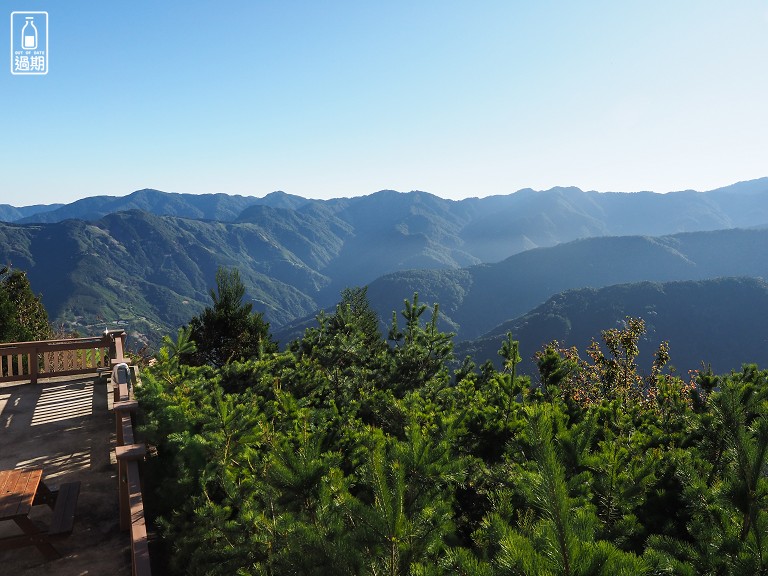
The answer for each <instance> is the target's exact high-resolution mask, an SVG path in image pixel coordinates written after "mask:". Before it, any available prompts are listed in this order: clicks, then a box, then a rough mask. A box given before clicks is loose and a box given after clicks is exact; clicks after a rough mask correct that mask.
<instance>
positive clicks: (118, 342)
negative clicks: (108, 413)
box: [111, 332, 151, 576]
mask: <svg viewBox="0 0 768 576" xmlns="http://www.w3.org/2000/svg"><path fill="white" fill-rule="evenodd" d="M124 339H125V333H124V332H123V333H122V334H114V341H115V354H114V356H113V358H112V360H111V363H112V366H113V370H112V386H113V388H114V404H113V409H114V411H115V435H116V436H117V446H116V447H115V456H116V457H117V478H118V483H119V493H120V494H119V499H120V528H121V529H122V530H130V531H131V556H132V559H133V576H150V573H151V572H150V564H149V546H148V541H147V525H146V521H145V518H144V501H143V498H142V494H141V475H140V472H139V461H141V460H143V459H144V457H145V456H146V454H147V449H146V446H145V445H144V444H141V443H137V442H136V438H135V434H134V430H133V428H134V414H135V413H136V410H137V408H138V403H137V402H136V400H135V399H134V398H133V389H134V388H135V387H136V386H137V385H139V375H138V371H137V370H136V369H135V367H133V366H129V363H130V361H129V360H128V359H126V358H125V357H123V342H124Z"/></svg>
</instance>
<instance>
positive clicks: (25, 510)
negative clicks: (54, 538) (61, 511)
mask: <svg viewBox="0 0 768 576" xmlns="http://www.w3.org/2000/svg"><path fill="white" fill-rule="evenodd" d="M42 477H43V471H42V470H39V469H34V470H0V521H6V520H13V521H14V522H15V523H16V524H17V525H18V527H19V528H21V530H22V531H23V532H24V534H21V535H18V536H9V537H7V538H2V539H0V550H7V549H11V548H21V547H23V546H36V547H37V549H38V550H39V551H40V552H41V553H42V554H43V556H45V558H46V560H53V559H55V558H59V557H60V554H59V553H58V552H57V551H56V549H55V548H54V547H53V546H52V545H51V543H50V542H48V538H47V534H46V533H45V532H43V531H42V530H40V529H39V528H38V527H37V526H36V525H35V523H34V522H32V520H30V519H29V513H30V512H31V511H32V506H35V505H37V504H48V505H49V506H50V507H51V508H53V503H54V501H55V497H54V496H53V493H52V492H51V491H50V490H49V489H48V487H47V486H46V485H45V483H44V482H42Z"/></svg>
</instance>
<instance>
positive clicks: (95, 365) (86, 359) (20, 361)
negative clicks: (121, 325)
mask: <svg viewBox="0 0 768 576" xmlns="http://www.w3.org/2000/svg"><path fill="white" fill-rule="evenodd" d="M115 332H116V331H114V330H113V331H107V332H105V333H104V334H103V335H102V336H95V337H92V338H70V339H64V340H40V341H38V342H12V343H10V344H0V382H23V381H30V382H31V383H32V384H36V383H37V380H38V378H53V377H56V376H73V375H75V374H87V373H89V372H96V371H98V370H99V369H108V368H109V367H110V358H111V357H112V356H113V354H114V345H115V342H114V337H113V335H114V333H115ZM120 332H121V333H122V331H120ZM121 354H122V352H121Z"/></svg>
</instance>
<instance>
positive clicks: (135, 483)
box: [126, 462, 151, 576]
mask: <svg viewBox="0 0 768 576" xmlns="http://www.w3.org/2000/svg"><path fill="white" fill-rule="evenodd" d="M126 476H127V482H128V492H129V494H130V497H129V501H130V510H131V552H132V554H133V573H134V575H135V576H151V569H150V563H149V546H148V541H147V525H146V521H145V519H144V501H143V499H142V496H141V477H140V475H139V465H138V462H129V463H128V466H127V471H126Z"/></svg>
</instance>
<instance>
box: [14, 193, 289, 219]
mask: <svg viewBox="0 0 768 576" xmlns="http://www.w3.org/2000/svg"><path fill="white" fill-rule="evenodd" d="M272 200H274V201H280V199H279V198H273V199H272ZM259 201H260V200H259V199H258V198H253V197H246V196H230V195H227V194H176V193H170V192H160V191H158V190H149V189H145V190H137V191H136V192H134V193H132V194H129V195H127V196H118V197H115V196H92V197H90V198H83V199H82V200H77V201H76V202H72V203H71V204H66V205H63V206H61V207H59V208H56V209H54V210H50V211H46V212H38V213H35V214H32V215H30V216H27V217H24V218H20V219H17V220H16V222H17V223H19V224H28V223H42V222H49V223H51V222H61V221H63V220H68V219H78V220H98V219H99V218H102V217H104V216H106V215H107V214H114V213H116V212H123V211H126V210H142V211H144V212H149V213H151V214H155V215H158V216H178V217H181V218H196V219H207V220H222V221H230V220H234V219H235V218H236V217H237V216H238V215H239V214H240V212H242V211H243V210H244V209H245V208H246V207H248V206H251V205H252V204H255V203H256V202H259ZM267 202H269V201H267Z"/></svg>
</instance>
